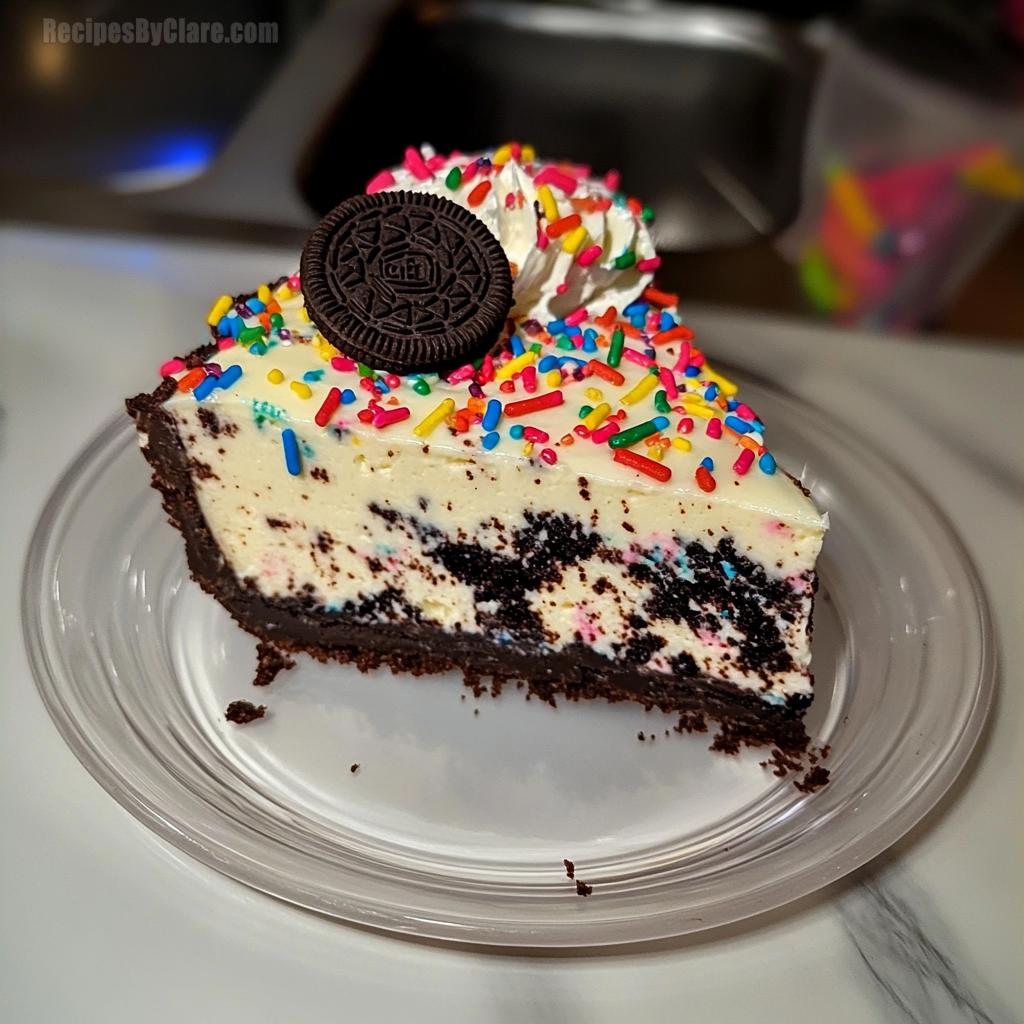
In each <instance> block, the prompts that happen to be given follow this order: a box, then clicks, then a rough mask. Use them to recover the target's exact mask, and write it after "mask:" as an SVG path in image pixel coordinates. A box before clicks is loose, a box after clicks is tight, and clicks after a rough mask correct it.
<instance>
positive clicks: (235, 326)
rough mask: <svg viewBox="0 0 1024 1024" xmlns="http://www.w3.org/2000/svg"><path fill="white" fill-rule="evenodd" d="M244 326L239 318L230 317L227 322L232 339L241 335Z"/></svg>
mask: <svg viewBox="0 0 1024 1024" xmlns="http://www.w3.org/2000/svg"><path fill="white" fill-rule="evenodd" d="M244 326H245V324H244V322H243V321H242V318H241V317H240V316H237V315H236V316H233V317H230V318H229V320H228V330H229V333H230V334H231V337H232V338H237V337H238V336H239V334H241V333H242V328H243V327H244Z"/></svg>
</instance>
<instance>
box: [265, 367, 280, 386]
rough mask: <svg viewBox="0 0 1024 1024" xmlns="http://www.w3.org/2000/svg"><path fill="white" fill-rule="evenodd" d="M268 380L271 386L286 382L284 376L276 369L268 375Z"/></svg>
mask: <svg viewBox="0 0 1024 1024" xmlns="http://www.w3.org/2000/svg"><path fill="white" fill-rule="evenodd" d="M267 380H269V381H270V383H271V384H281V383H283V382H284V374H283V373H282V372H281V371H280V370H279V369H277V367H275V368H274V369H273V370H271V371H270V373H268V374H267Z"/></svg>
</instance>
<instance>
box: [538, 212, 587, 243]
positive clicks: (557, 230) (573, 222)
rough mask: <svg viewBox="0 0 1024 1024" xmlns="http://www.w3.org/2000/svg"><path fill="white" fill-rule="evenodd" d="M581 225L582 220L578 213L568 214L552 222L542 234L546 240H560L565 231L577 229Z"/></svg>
mask: <svg viewBox="0 0 1024 1024" xmlns="http://www.w3.org/2000/svg"><path fill="white" fill-rule="evenodd" d="M582 223H583V218H582V217H580V215H579V214H578V213H570V214H569V215H568V216H567V217H559V218H558V220H553V221H552V222H551V223H550V224H549V225H548V226H547V227H546V228H545V229H544V232H545V233H546V234H547V236H548V238H560V237H561V236H562V235H564V234H565V233H566V232H567V231H572V230H573V229H575V228H578V227H579V226H580V225H581V224H582Z"/></svg>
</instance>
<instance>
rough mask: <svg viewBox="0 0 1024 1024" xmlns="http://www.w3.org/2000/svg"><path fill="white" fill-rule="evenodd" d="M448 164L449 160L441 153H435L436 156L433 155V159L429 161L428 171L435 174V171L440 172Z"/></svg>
mask: <svg viewBox="0 0 1024 1024" xmlns="http://www.w3.org/2000/svg"><path fill="white" fill-rule="evenodd" d="M447 162H448V159H447V157H443V156H441V154H440V153H435V154H434V155H433V156H432V157H431V158H430V159H429V160H428V161H427V169H428V170H429V171H431V173H433V172H434V171H439V170H440V169H441V168H442V167H444V165H445V164H446V163H447Z"/></svg>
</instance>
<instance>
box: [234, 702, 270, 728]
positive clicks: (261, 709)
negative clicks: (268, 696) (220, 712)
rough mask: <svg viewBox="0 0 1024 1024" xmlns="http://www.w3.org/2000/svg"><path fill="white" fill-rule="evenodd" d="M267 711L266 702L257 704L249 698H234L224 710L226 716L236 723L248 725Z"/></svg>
mask: <svg viewBox="0 0 1024 1024" xmlns="http://www.w3.org/2000/svg"><path fill="white" fill-rule="evenodd" d="M266 713H267V706H266V704H260V705H259V706H257V705H256V704H253V703H252V701H249V700H233V701H232V702H231V703H230V704H229V705H228V706H227V709H226V710H225V711H224V717H225V718H226V719H227V720H228V721H229V722H234V723H235V725H248V724H249V722H255V721H256V719H257V718H262V717H263V716H264V715H265V714H266Z"/></svg>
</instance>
